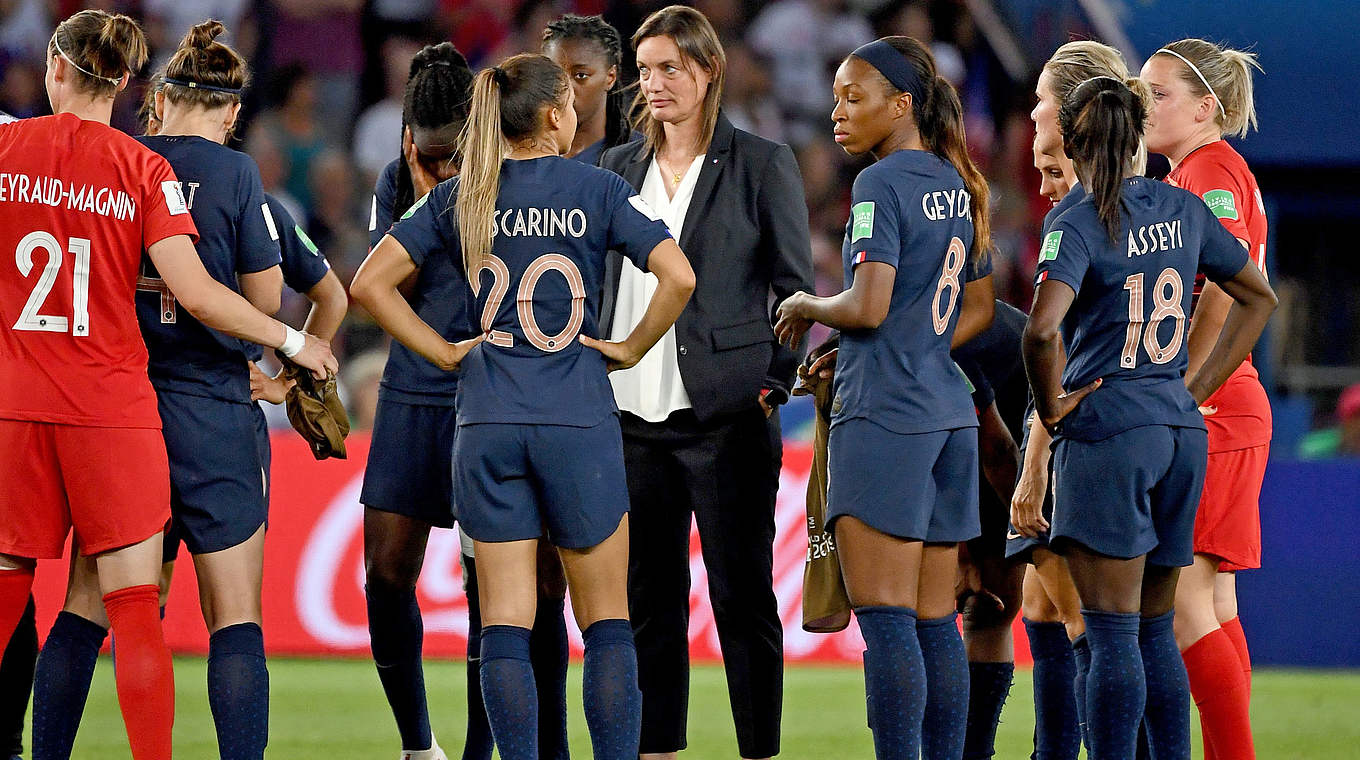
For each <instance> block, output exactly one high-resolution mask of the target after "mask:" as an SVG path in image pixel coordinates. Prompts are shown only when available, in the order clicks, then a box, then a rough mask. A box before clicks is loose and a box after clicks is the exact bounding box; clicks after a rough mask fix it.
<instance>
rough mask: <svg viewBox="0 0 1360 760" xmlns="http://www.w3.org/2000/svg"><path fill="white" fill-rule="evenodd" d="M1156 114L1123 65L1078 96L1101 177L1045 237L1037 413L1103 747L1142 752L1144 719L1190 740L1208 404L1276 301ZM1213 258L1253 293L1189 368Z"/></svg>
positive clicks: (1066, 128) (1227, 283) (1031, 337)
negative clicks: (1179, 161) (1187, 576)
mask: <svg viewBox="0 0 1360 760" xmlns="http://www.w3.org/2000/svg"><path fill="white" fill-rule="evenodd" d="M1144 118H1145V108H1144V105H1143V102H1142V100H1141V99H1140V98H1139V97H1138V96H1137V95H1135V94H1134V93H1133V92H1132V91H1131V90H1130V89H1129V88H1128V87H1127V86H1125V85H1124V83H1123V82H1120V81H1119V80H1117V79H1113V78H1111V77H1096V78H1094V79H1091V80H1088V81H1087V82H1085V83H1083V84H1081V85H1078V87H1077V88H1076V89H1075V90H1074V91H1073V92H1072V93H1071V94H1070V95H1069V96H1068V97H1067V99H1066V100H1065V101H1064V103H1063V106H1062V109H1061V111H1060V112H1059V122H1060V124H1061V127H1062V134H1063V138H1064V146H1065V152H1066V153H1067V155H1068V156H1070V157H1071V158H1072V160H1073V163H1074V165H1075V167H1076V171H1077V176H1078V177H1080V178H1081V182H1082V185H1083V186H1084V187H1085V188H1086V189H1087V193H1088V194H1087V197H1086V198H1084V199H1083V200H1082V201H1081V202H1079V203H1077V204H1076V205H1075V206H1073V207H1072V208H1071V209H1069V210H1068V211H1067V212H1066V213H1064V214H1063V215H1062V217H1060V218H1059V219H1058V220H1057V221H1056V222H1055V223H1054V224H1053V226H1052V227H1051V228H1050V230H1049V232H1048V234H1047V235H1046V236H1045V239H1044V244H1043V247H1042V248H1041V251H1040V256H1039V259H1040V260H1039V269H1038V276H1037V278H1036V279H1037V281H1038V283H1039V284H1038V289H1037V291H1036V294H1035V304H1034V309H1033V312H1032V313H1031V315H1030V320H1029V323H1028V324H1027V325H1026V328H1025V336H1024V346H1025V365H1026V369H1027V372H1028V374H1029V377H1030V380H1031V387H1032V388H1033V391H1034V399H1035V407H1036V413H1037V414H1038V416H1039V420H1040V422H1041V423H1042V424H1043V426H1044V427H1045V429H1047V430H1048V432H1049V433H1050V434H1052V435H1054V436H1055V437H1056V439H1057V445H1056V448H1055V451H1054V455H1053V462H1054V511H1053V521H1052V527H1051V545H1052V546H1053V548H1054V549H1055V550H1056V551H1059V552H1060V553H1063V554H1064V556H1065V558H1066V559H1067V563H1068V567H1069V568H1070V570H1071V573H1072V578H1073V580H1074V581H1075V583H1076V586H1077V592H1078V593H1079V594H1080V596H1081V601H1082V617H1083V618H1084V619H1085V621H1086V635H1087V639H1088V640H1089V642H1090V647H1091V669H1090V673H1089V675H1088V677H1087V691H1086V720H1087V723H1088V727H1089V728H1088V733H1089V738H1090V744H1091V746H1090V754H1091V757H1092V758H1094V759H1096V760H1105V759H1106V758H1111V759H1113V758H1125V759H1126V758H1130V757H1133V756H1134V752H1135V745H1136V740H1137V734H1138V725H1139V722H1140V720H1146V725H1147V733H1148V740H1149V744H1150V749H1151V753H1152V755H1153V756H1155V757H1187V756H1188V755H1189V752H1190V727H1189V689H1188V684H1187V683H1186V679H1185V675H1184V673H1185V671H1184V667H1183V666H1182V664H1181V660H1180V657H1179V654H1178V652H1177V651H1176V642H1175V637H1174V635H1173V634H1172V631H1171V617H1172V602H1173V598H1174V595H1175V587H1176V576H1177V574H1178V573H1179V569H1180V567H1182V566H1184V565H1188V564H1190V561H1191V551H1190V537H1191V531H1192V526H1193V522H1194V510H1195V505H1196V503H1197V502H1198V499H1199V492H1200V488H1201V486H1202V484H1203V477H1204V463H1205V457H1206V452H1207V445H1208V443H1207V441H1208V439H1207V435H1206V433H1205V432H1204V422H1203V419H1202V417H1201V415H1200V413H1199V412H1198V410H1197V408H1196V406H1197V404H1199V403H1203V401H1204V399H1205V398H1207V397H1208V396H1209V394H1210V393H1211V392H1213V391H1214V390H1216V389H1217V387H1218V386H1219V384H1221V383H1222V381H1223V380H1225V379H1227V377H1228V375H1229V374H1231V373H1232V371H1233V369H1235V368H1236V367H1237V365H1238V364H1240V363H1241V361H1242V359H1243V358H1244V357H1245V356H1246V354H1247V352H1248V351H1249V350H1250V348H1251V346H1252V344H1253V343H1254V342H1255V341H1256V338H1257V337H1258V336H1259V335H1260V333H1261V329H1262V328H1263V327H1264V326H1265V323H1266V320H1267V319H1268V318H1269V316H1270V312H1271V311H1272V309H1273V308H1274V303H1275V296H1274V293H1272V292H1271V290H1270V286H1269V285H1267V284H1266V282H1265V278H1264V277H1263V276H1262V274H1261V272H1260V270H1258V269H1257V268H1256V267H1255V266H1248V264H1249V260H1248V258H1247V255H1246V252H1245V251H1243V250H1242V248H1241V246H1239V245H1238V244H1237V243H1236V241H1234V240H1233V238H1232V236H1231V235H1229V234H1228V233H1227V232H1226V231H1224V230H1223V228H1222V227H1221V226H1220V225H1218V224H1216V223H1215V222H1214V218H1213V215H1212V214H1211V213H1209V211H1208V209H1207V208H1206V207H1205V206H1204V204H1203V203H1201V202H1199V201H1198V200H1197V199H1196V198H1195V197H1194V196H1193V195H1191V194H1189V193H1186V192H1184V191H1181V190H1178V189H1176V188H1172V187H1168V186H1167V185H1164V184H1162V183H1158V182H1155V181H1152V180H1146V179H1143V178H1142V177H1140V176H1137V173H1136V172H1135V171H1134V170H1133V163H1134V157H1135V155H1136V153H1137V150H1138V145H1139V142H1140V138H1141V135H1142V130H1143V123H1144ZM1196 271H1203V272H1204V273H1205V274H1206V275H1207V276H1208V277H1209V278H1210V279H1212V280H1214V281H1216V282H1218V283H1219V284H1220V285H1221V286H1222V287H1223V288H1224V290H1225V292H1227V293H1228V294H1229V295H1230V296H1231V297H1232V298H1233V299H1234V301H1235V303H1234V305H1233V307H1232V308H1231V310H1230V312H1229V314H1228V317H1227V320H1226V322H1225V325H1224V330H1223V336H1222V339H1221V340H1220V341H1219V342H1218V344H1217V345H1216V346H1215V348H1214V350H1213V351H1212V352H1211V353H1210V354H1209V356H1208V357H1207V358H1206V360H1205V361H1204V363H1203V364H1202V366H1201V367H1200V368H1199V370H1198V371H1197V372H1196V373H1195V374H1194V375H1192V376H1191V377H1190V379H1189V382H1188V384H1187V382H1186V380H1185V376H1184V373H1185V367H1186V364H1187V358H1188V357H1187V355H1188V351H1187V350H1185V348H1186V346H1185V328H1186V325H1185V322H1186V314H1187V310H1188V307H1189V303H1190V289H1189V288H1187V287H1186V283H1187V282H1193V277H1194V275H1195V272H1196ZM1060 326H1061V327H1062V328H1063V335H1062V342H1063V343H1065V344H1066V346H1067V358H1066V361H1064V357H1063V354H1062V348H1061V344H1060V342H1059V341H1060V339H1059V335H1058V331H1059V327H1060ZM1187 385H1188V392H1187ZM1064 388H1067V389H1070V390H1068V391H1066V392H1064V390H1063V389H1064ZM1140 613H1141V616H1140ZM1145 708H1146V710H1145Z"/></svg>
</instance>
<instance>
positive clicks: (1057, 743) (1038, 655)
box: [1024, 619, 1089, 760]
mask: <svg viewBox="0 0 1360 760" xmlns="http://www.w3.org/2000/svg"><path fill="white" fill-rule="evenodd" d="M1024 622H1025V632H1026V633H1027V634H1028V635H1029V652H1030V655H1031V656H1032V657H1033V658H1034V760H1076V758H1077V753H1078V752H1080V751H1081V725H1080V723H1078V721H1077V703H1076V699H1075V698H1074V696H1073V693H1072V691H1073V687H1074V686H1075V683H1074V682H1075V680H1076V677H1077V662H1076V659H1075V657H1074V655H1073V653H1072V643H1071V642H1070V641H1068V640H1067V627H1066V626H1064V625H1063V624H1062V623H1036V622H1034V621H1033V620H1028V619H1026V620H1025V621H1024ZM1088 664H1089V662H1088Z"/></svg>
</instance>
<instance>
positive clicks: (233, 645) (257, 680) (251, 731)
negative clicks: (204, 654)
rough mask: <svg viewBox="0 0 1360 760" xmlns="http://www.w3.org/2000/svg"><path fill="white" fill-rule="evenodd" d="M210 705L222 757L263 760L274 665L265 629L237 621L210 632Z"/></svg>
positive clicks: (224, 758)
mask: <svg viewBox="0 0 1360 760" xmlns="http://www.w3.org/2000/svg"><path fill="white" fill-rule="evenodd" d="M208 706H209V707H211V708H212V715H213V723H214V724H216V726H217V746H218V751H219V753H220V755H221V757H222V760H261V758H263V757H264V748H265V745H266V744H268V743H269V671H268V670H267V669H266V668H265V662H264V634H263V633H262V632H261V631H260V626H259V625H257V624H255V623H237V624H236V625H229V626H227V627H226V628H221V629H219V630H218V631H217V632H216V633H214V634H212V636H210V637H208Z"/></svg>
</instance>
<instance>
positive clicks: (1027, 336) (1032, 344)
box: [1020, 320, 1058, 353]
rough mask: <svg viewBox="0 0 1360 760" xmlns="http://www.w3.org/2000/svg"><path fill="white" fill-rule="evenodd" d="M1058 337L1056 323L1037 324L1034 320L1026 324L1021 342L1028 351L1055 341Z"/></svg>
mask: <svg viewBox="0 0 1360 760" xmlns="http://www.w3.org/2000/svg"><path fill="white" fill-rule="evenodd" d="M1057 338H1058V328H1057V326H1056V325H1054V326H1049V325H1037V324H1035V323H1034V321H1033V320H1030V321H1029V322H1028V323H1026V324H1025V331H1024V333H1022V334H1021V338H1020V340H1021V344H1022V345H1023V346H1024V350H1025V352H1026V353H1030V352H1032V351H1034V350H1036V349H1040V348H1043V347H1044V346H1048V345H1050V344H1052V343H1053V341H1055V340H1057Z"/></svg>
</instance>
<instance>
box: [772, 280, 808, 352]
mask: <svg viewBox="0 0 1360 760" xmlns="http://www.w3.org/2000/svg"><path fill="white" fill-rule="evenodd" d="M807 297H808V294H807V293H805V292H803V291H801V290H800V291H798V292H797V293H794V294H793V295H791V296H789V297H788V298H785V299H784V302H783V303H781V304H779V309H778V310H777V311H776V312H775V314H776V315H777V316H778V317H779V321H777V322H775V325H774V337H775V339H776V340H778V341H779V342H780V343H782V344H784V345H786V346H788V347H789V348H794V347H795V346H797V345H798V341H800V340H802V339H803V335H804V334H805V333H806V332H807V331H808V328H809V327H812V320H811V319H808V318H807V317H805V316H803V311H802V309H803V305H804V304H805V303H806V300H807Z"/></svg>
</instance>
